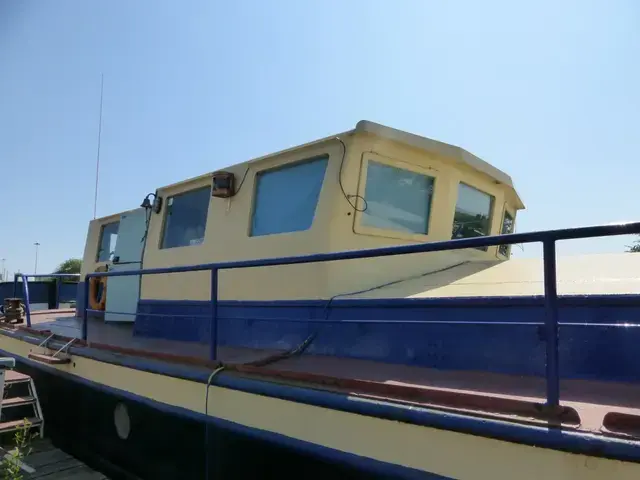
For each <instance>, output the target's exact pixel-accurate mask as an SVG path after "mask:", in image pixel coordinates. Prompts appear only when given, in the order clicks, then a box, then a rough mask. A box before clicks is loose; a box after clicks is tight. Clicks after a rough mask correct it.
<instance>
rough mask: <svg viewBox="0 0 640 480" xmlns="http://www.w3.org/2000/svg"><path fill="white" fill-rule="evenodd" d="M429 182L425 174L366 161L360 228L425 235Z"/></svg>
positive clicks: (427, 216) (431, 192) (428, 206)
mask: <svg viewBox="0 0 640 480" xmlns="http://www.w3.org/2000/svg"><path fill="white" fill-rule="evenodd" d="M433 182H434V179H433V178H432V177H428V176H426V175H421V174H419V173H415V172H412V171H409V170H405V169H402V168H396V167H392V166H389V165H384V164H382V163H378V162H374V161H369V164H368V166H367V183H366V186H365V200H366V205H367V209H366V210H365V211H364V212H363V215H362V223H363V225H367V226H370V227H376V228H385V229H389V230H397V231H401V232H408V233H419V234H422V235H426V234H427V232H428V226H429V211H430V209H431V197H432V196H433Z"/></svg>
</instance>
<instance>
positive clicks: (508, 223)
mask: <svg viewBox="0 0 640 480" xmlns="http://www.w3.org/2000/svg"><path fill="white" fill-rule="evenodd" d="M514 225H515V222H514V220H513V215H511V214H510V213H509V212H508V211H506V210H505V212H504V218H503V219H502V230H500V233H501V234H502V235H508V234H509V233H513V227H514ZM510 246H511V245H500V246H499V247H498V251H499V252H500V255H504V256H505V257H508V256H509V247H510Z"/></svg>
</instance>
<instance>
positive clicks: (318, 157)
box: [247, 152, 331, 238]
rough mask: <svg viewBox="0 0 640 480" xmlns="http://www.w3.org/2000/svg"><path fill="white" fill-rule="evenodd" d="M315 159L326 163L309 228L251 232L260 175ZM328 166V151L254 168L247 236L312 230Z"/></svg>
mask: <svg viewBox="0 0 640 480" xmlns="http://www.w3.org/2000/svg"><path fill="white" fill-rule="evenodd" d="M317 160H326V162H327V165H326V167H325V169H324V176H323V177H322V184H321V186H320V193H319V194H318V202H317V203H316V208H315V210H314V214H313V218H312V219H311V225H309V228H307V229H305V230H292V231H289V232H278V233H269V234H265V235H254V234H253V218H254V216H255V214H256V205H257V201H258V183H259V182H260V176H261V175H264V174H266V173H272V172H276V171H278V170H286V169H287V168H293V167H296V166H299V165H303V164H305V163H310V162H313V161H317ZM330 168H331V154H330V153H329V152H321V153H318V154H314V155H310V156H304V157H301V158H300V159H296V160H293V161H287V162H282V163H278V164H277V165H271V166H269V167H265V168H261V169H259V170H256V172H255V173H254V175H253V190H252V197H251V208H250V211H249V221H248V224H247V237H249V238H271V237H276V236H282V235H294V234H301V233H306V232H310V231H312V230H313V228H314V226H315V224H316V217H317V215H316V214H317V212H318V206H319V205H320V203H321V202H322V195H323V192H324V191H325V186H326V184H327V175H328V174H329V170H330Z"/></svg>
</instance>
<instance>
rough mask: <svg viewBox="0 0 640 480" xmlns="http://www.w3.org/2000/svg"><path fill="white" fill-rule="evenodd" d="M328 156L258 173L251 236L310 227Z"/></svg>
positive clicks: (296, 230)
mask: <svg viewBox="0 0 640 480" xmlns="http://www.w3.org/2000/svg"><path fill="white" fill-rule="evenodd" d="M327 163H328V157H327V156H323V157H320V158H316V159H313V160H309V161H305V162H302V163H298V164H294V165H288V166H285V167H280V168H275V169H272V170H265V171H263V172H259V173H258V175H257V178H256V193H255V199H254V210H253V219H252V224H251V236H253V237H257V236H261V235H275V234H277V233H287V232H299V231H303V230H308V229H309V228H311V224H312V223H313V218H314V217H315V214H316V206H317V205H318V199H319V198H320V190H322V183H323V181H324V173H325V171H326V169H327Z"/></svg>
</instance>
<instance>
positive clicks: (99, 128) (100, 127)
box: [93, 73, 104, 220]
mask: <svg viewBox="0 0 640 480" xmlns="http://www.w3.org/2000/svg"><path fill="white" fill-rule="evenodd" d="M103 93H104V73H101V74H100V118H99V120H98V152H97V155H96V188H95V192H94V195H93V219H94V220H95V218H96V212H97V209H98V178H99V175H100V138H101V136H102V95H103Z"/></svg>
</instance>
